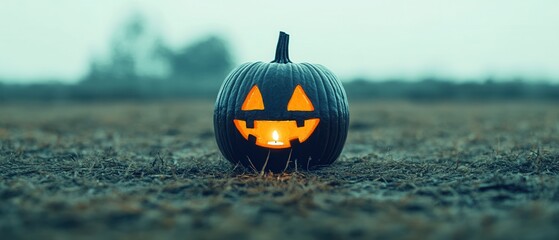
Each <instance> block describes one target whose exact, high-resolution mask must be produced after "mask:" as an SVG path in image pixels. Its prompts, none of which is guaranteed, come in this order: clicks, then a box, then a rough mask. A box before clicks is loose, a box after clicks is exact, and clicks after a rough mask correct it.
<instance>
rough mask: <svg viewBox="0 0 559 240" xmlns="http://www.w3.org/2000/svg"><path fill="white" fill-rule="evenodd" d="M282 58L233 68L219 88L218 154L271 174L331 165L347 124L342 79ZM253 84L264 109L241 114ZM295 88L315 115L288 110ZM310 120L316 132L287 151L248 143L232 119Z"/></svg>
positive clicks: (252, 139) (216, 116)
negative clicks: (305, 96) (302, 92)
mask: <svg viewBox="0 0 559 240" xmlns="http://www.w3.org/2000/svg"><path fill="white" fill-rule="evenodd" d="M282 34H284V33H282ZM280 39H281V37H280ZM280 42H281V40H280ZM285 45H286V44H285ZM285 47H287V46H285ZM278 49H279V45H278ZM285 51H287V49H285ZM285 57H286V59H284V60H280V61H277V60H278V56H277V55H276V60H275V61H274V62H272V63H264V62H255V63H245V64H243V65H241V66H240V67H238V68H236V69H234V70H233V71H232V72H231V73H230V74H229V76H228V77H227V78H226V79H225V81H224V82H223V85H222V86H221V89H220V91H219V94H218V96H217V100H216V103H215V109H214V131H215V136H216V141H217V145H218V147H219V149H220V151H221V153H222V154H223V156H224V157H225V158H226V159H227V160H229V161H230V162H232V163H233V164H239V163H240V164H241V165H243V166H245V167H248V168H254V169H255V170H258V171H261V170H262V169H264V171H273V172H281V171H284V170H286V169H293V168H295V167H297V168H298V169H311V168H313V167H317V166H324V165H328V164H331V163H332V162H334V161H335V160H336V159H337V158H338V157H339V155H340V153H341V151H342V149H343V145H344V143H345V140H346V137H347V132H348V126H349V108H348V103H347V97H346V94H345V91H344V89H343V87H342V85H341V83H340V81H339V80H338V79H337V78H336V76H335V75H334V74H332V72H330V71H329V70H328V69H326V68H325V67H323V66H321V65H315V64H309V63H291V62H290V61H289V59H288V58H287V55H286V56H285ZM254 85H257V86H258V88H259V89H260V92H261V93H262V99H263V101H264V106H265V108H264V110H253V111H243V110H241V107H242V104H243V102H244V100H245V98H246V96H247V94H248V93H249V91H250V90H251V88H252V87H253V86H254ZM297 85H301V87H302V88H303V89H304V91H305V93H306V94H307V96H308V97H309V99H310V100H311V102H312V104H313V106H314V111H309V112H300V111H287V104H288V102H289V99H290V97H291V95H292V93H293V91H294V89H295V87H296V86H297ZM310 118H319V119H320V122H319V124H318V126H317V127H316V129H315V130H314V132H313V133H312V134H311V135H310V137H309V138H308V139H307V140H306V141H304V142H303V143H300V142H299V140H298V139H295V140H292V141H291V148H287V149H268V148H265V147H261V146H257V145H256V144H255V137H254V136H252V135H250V136H249V139H248V141H247V140H246V139H245V138H243V136H242V135H241V134H240V133H239V131H238V130H237V129H236V127H235V124H234V121H233V120H235V119H237V120H244V121H247V126H248V127H249V128H250V127H251V126H252V124H253V121H254V120H274V121H282V120H295V121H297V122H298V123H297V124H303V122H304V120H306V119H310Z"/></svg>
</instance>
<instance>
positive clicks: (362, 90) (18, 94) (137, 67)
mask: <svg viewBox="0 0 559 240" xmlns="http://www.w3.org/2000/svg"><path fill="white" fill-rule="evenodd" d="M161 39H163V38H162V37H160V36H159V35H158V34H157V32H156V30H154V28H150V25H149V24H148V22H147V20H146V19H145V18H144V17H143V16H142V15H139V14H137V15H134V16H132V17H131V18H130V19H129V20H128V21H127V22H125V23H124V24H123V25H122V26H121V27H120V28H119V29H118V31H116V33H115V35H114V37H113V39H111V42H110V49H109V50H108V53H107V54H106V56H105V57H100V58H99V57H96V58H93V59H92V60H91V62H90V67H89V70H88V72H87V74H85V76H84V77H83V78H82V79H80V80H79V81H78V83H76V84H61V83H56V82H49V83H40V84H29V85H25V84H5V83H4V84H3V83H2V79H0V101H12V100H31V101H33V100H37V101H45V100H51V101H56V100H79V101H98V100H114V99H138V100H142V99H165V98H173V99H177V98H208V99H212V98H215V97H216V95H217V92H218V90H219V86H220V85H221V82H222V81H223V79H224V78H225V77H226V75H227V73H228V72H229V71H230V70H231V69H232V68H233V67H234V64H233V61H232V60H231V59H232V57H231V55H230V51H229V49H228V47H227V43H226V42H225V41H224V40H223V39H221V38H219V37H216V36H210V37H207V38H205V39H200V40H199V41H197V42H194V43H191V44H185V45H183V46H182V47H179V48H172V47H169V46H168V45H167V44H165V43H164V41H162V40H161ZM344 85H345V89H346V92H347V94H348V97H349V98H350V100H359V99H409V100H414V101H418V100H424V101H430V100H468V101H469V100H511V99H522V100H524V99H529V100H553V101H559V85H557V84H550V83H533V82H528V81H518V80H516V81H505V80H499V81H493V80H485V81H480V82H467V83H456V82H455V81H452V80H442V79H425V80H422V81H395V80H391V81H370V80H367V79H355V80H351V81H345V82H344Z"/></svg>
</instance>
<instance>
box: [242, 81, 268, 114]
mask: <svg viewBox="0 0 559 240" xmlns="http://www.w3.org/2000/svg"><path fill="white" fill-rule="evenodd" d="M241 110H243V111H250V110H264V101H262V94H261V93H260V89H258V86H256V85H254V86H253V87H252V89H250V92H249V93H248V95H247V97H246V99H245V101H244V102H243V107H242V108H241Z"/></svg>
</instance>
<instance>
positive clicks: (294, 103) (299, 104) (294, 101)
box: [287, 85, 314, 111]
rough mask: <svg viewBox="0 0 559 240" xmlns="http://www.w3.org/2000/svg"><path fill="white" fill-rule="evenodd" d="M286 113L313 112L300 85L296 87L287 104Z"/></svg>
mask: <svg viewBox="0 0 559 240" xmlns="http://www.w3.org/2000/svg"><path fill="white" fill-rule="evenodd" d="M287 111H314V106H313V105H312V103H311V100H310V99H309V97H307V94H306V93H305V91H303V88H302V87H301V85H297V87H295V90H294V91H293V95H292V96H291V99H289V103H288V104H287Z"/></svg>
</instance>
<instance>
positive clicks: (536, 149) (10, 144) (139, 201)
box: [0, 101, 559, 239]
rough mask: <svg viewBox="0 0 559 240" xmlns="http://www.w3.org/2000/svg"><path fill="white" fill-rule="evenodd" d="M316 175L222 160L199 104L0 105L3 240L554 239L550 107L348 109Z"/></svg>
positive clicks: (554, 148) (372, 105)
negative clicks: (334, 149) (333, 154)
mask: <svg viewBox="0 0 559 240" xmlns="http://www.w3.org/2000/svg"><path fill="white" fill-rule="evenodd" d="M350 107H351V120H352V121H351V126H350V133H349V136H348V140H347V143H346V146H345V149H344V152H343V154H342V156H341V157H340V159H338V161H336V162H335V163H334V164H333V165H331V166H329V167H324V168H321V169H318V170H315V171H310V172H306V171H297V172H290V173H283V174H275V175H272V174H263V175H262V174H260V173H255V172H252V171H251V170H245V169H242V168H241V167H239V166H237V167H235V166H233V165H231V164H229V162H227V161H226V160H224V159H223V158H222V156H221V155H220V153H219V151H218V149H217V147H216V144H215V141H214V137H213V130H212V111H213V103H212V102H210V101H182V102H156V103H153V102H120V103H112V102H104V103H41V104H38V103H2V104H0V143H1V146H0V179H1V180H0V235H1V236H3V237H5V238H4V239H12V238H62V239H65V238H70V239H74V238H76V237H80V238H85V239H88V238H92V239H93V238H103V239H104V238H124V239H138V238H139V239H144V238H202V239H215V238H235V239H238V238H241V239H242V238H248V239H262V238H264V239H266V238H273V239H286V238H289V239H299V238H309V237H310V238H317V239H324V238H328V239H348V238H365V239H372V238H377V239H390V238H406V239H425V238H434V239H449V238H453V239H480V238H497V239H511V238H515V239H517V238H528V239H559V227H557V226H559V108H558V107H557V105H556V104H552V103H523V102H515V103H512V102H508V103H503V102H493V103H482V102H478V103H408V102H351V103H350Z"/></svg>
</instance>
